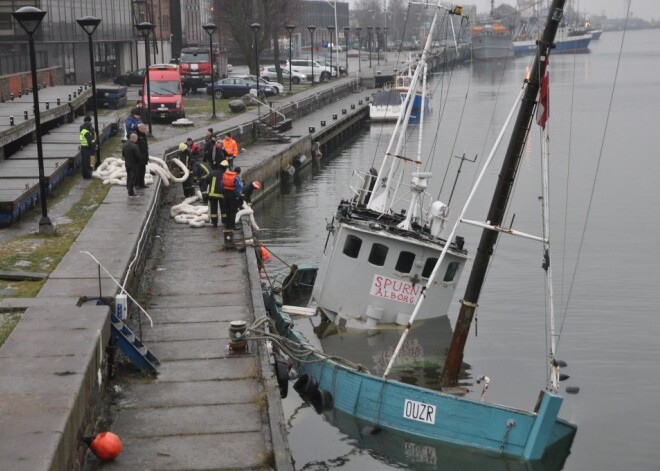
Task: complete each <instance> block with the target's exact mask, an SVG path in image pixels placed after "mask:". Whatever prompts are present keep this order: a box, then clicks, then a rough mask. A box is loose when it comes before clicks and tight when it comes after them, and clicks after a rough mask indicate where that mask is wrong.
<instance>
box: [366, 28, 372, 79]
mask: <svg viewBox="0 0 660 471" xmlns="http://www.w3.org/2000/svg"><path fill="white" fill-rule="evenodd" d="M373 29H374V27H373V26H367V32H368V33H369V68H370V69H371V32H372V31H373Z"/></svg>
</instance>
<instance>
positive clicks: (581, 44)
mask: <svg viewBox="0 0 660 471" xmlns="http://www.w3.org/2000/svg"><path fill="white" fill-rule="evenodd" d="M590 42H591V35H590V34H585V35H582V36H569V37H566V38H562V39H556V40H555V47H554V49H553V50H552V53H553V54H579V53H585V52H589V43H590ZM536 50H537V45H536V40H526V41H514V42H513V51H514V53H515V54H516V55H517V56H522V55H527V54H535V53H536Z"/></svg>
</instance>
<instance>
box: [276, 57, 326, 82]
mask: <svg viewBox="0 0 660 471" xmlns="http://www.w3.org/2000/svg"><path fill="white" fill-rule="evenodd" d="M284 66H285V67H286V68H287V69H288V68H289V61H286V62H285V63H284ZM291 66H292V67H293V68H294V69H295V70H297V71H298V72H302V73H303V74H305V75H306V76H307V80H310V79H311V77H312V69H314V81H315V82H320V81H323V80H328V79H329V78H330V77H332V76H333V75H337V72H336V71H335V70H334V69H331V68H330V67H324V66H323V65H321V64H320V63H319V61H317V60H314V61H312V60H311V59H292V60H291Z"/></svg>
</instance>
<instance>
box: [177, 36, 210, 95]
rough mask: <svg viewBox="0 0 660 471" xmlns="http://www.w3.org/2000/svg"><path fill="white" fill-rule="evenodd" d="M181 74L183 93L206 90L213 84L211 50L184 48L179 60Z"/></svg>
mask: <svg viewBox="0 0 660 471" xmlns="http://www.w3.org/2000/svg"><path fill="white" fill-rule="evenodd" d="M179 73H180V74H181V84H182V85H183V93H188V92H190V91H193V92H194V91H197V89H198V88H206V85H207V84H209V83H211V80H212V78H211V59H210V58H209V49H208V48H203V47H184V48H183V49H181V57H180V58H179Z"/></svg>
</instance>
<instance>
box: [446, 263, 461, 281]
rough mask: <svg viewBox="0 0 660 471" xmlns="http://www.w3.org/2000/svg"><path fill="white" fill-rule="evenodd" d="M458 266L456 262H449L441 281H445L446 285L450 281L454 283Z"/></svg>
mask: <svg viewBox="0 0 660 471" xmlns="http://www.w3.org/2000/svg"><path fill="white" fill-rule="evenodd" d="M459 266H460V264H459V263H458V262H451V263H450V264H449V266H448V267H447V271H446V272H445V277H444V278H443V279H442V281H445V282H447V283H448V282H450V281H454V278H455V277H456V272H457V271H458V267H459Z"/></svg>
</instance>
